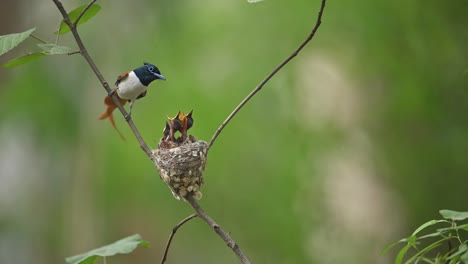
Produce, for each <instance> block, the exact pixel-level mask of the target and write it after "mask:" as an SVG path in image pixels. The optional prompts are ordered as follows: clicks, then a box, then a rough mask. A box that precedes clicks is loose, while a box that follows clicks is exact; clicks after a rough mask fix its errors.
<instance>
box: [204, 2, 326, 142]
mask: <svg viewBox="0 0 468 264" xmlns="http://www.w3.org/2000/svg"><path fill="white" fill-rule="evenodd" d="M325 2H326V0H322V4H321V6H320V10H319V12H318V16H317V21H316V22H315V26H314V27H313V28H312V31H311V32H310V34H309V36H307V38H306V39H305V40H304V42H302V44H301V45H299V47H298V48H297V49H296V50H295V51H294V52H293V53H292V54H291V55H289V56H288V57H287V58H286V59H285V60H284V61H283V62H281V63H280V64H279V65H278V66H277V67H276V68H275V69H274V70H273V71H272V72H271V73H270V74H268V75H267V76H266V77H265V79H263V81H261V82H260V83H259V84H258V85H257V87H255V89H253V91H252V92H250V94H248V95H247V97H245V98H244V100H242V102H241V103H240V104H239V105H238V106H237V107H236V108H235V109H234V110H233V111H232V112H231V114H229V116H228V117H227V118H226V120H224V122H223V123H222V124H221V125H220V126H219V128H218V129H217V130H216V132H215V133H214V135H213V137H212V138H211V140H210V143H209V144H208V149H210V148H211V146H212V145H213V143H214V142H215V140H216V139H217V138H218V136H219V134H221V132H222V131H223V129H224V127H226V125H227V124H228V123H229V121H231V119H232V118H233V117H234V116H235V115H236V114H237V112H239V110H241V108H242V107H243V106H244V105H245V104H246V103H247V102H248V101H249V100H250V99H251V98H252V97H253V96H254V95H255V94H256V93H258V92H259V91H260V90H261V89H262V88H263V86H264V85H265V84H266V83H267V82H268V81H269V80H270V79H271V78H272V77H273V76H274V75H275V74H276V73H277V72H279V71H280V70H281V69H282V68H283V67H284V66H285V65H286V64H288V62H289V61H291V60H292V59H293V58H294V57H296V56H297V54H299V52H300V51H301V50H302V49H303V48H304V47H305V46H306V45H307V43H309V41H311V40H312V38H313V37H314V36H315V32H317V29H318V28H319V27H320V24H321V23H322V15H323V10H324V9H325Z"/></svg>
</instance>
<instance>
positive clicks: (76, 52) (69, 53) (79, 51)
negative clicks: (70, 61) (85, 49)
mask: <svg viewBox="0 0 468 264" xmlns="http://www.w3.org/2000/svg"><path fill="white" fill-rule="evenodd" d="M78 53H81V50H75V51H72V52H68V53H67V55H74V54H78Z"/></svg>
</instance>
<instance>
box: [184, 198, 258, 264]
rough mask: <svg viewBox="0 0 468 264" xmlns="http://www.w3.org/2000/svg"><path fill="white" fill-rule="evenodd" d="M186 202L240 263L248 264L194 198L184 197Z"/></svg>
mask: <svg viewBox="0 0 468 264" xmlns="http://www.w3.org/2000/svg"><path fill="white" fill-rule="evenodd" d="M186 199H187V201H188V202H189V203H190V205H191V206H192V207H193V209H195V211H196V212H197V215H198V216H199V217H200V218H201V219H203V221H205V222H206V223H207V224H208V225H209V226H210V227H211V228H212V229H213V230H214V231H215V232H216V234H218V235H219V236H220V237H221V238H222V239H223V240H224V242H226V245H227V246H228V247H229V248H231V249H232V251H234V253H235V254H236V255H237V256H238V257H239V259H240V261H241V263H243V264H250V261H249V260H248V259H247V257H246V256H245V255H244V253H242V251H241V249H240V248H239V246H238V245H237V244H236V242H235V241H234V240H233V239H232V238H231V236H230V235H229V234H228V233H226V232H225V231H224V230H223V229H221V227H220V226H219V225H218V224H217V223H216V222H215V221H214V220H213V219H212V218H211V217H210V216H209V215H207V214H206V213H205V211H203V209H202V208H201V207H200V205H199V204H198V202H197V200H195V198H194V197H192V196H188V197H186Z"/></svg>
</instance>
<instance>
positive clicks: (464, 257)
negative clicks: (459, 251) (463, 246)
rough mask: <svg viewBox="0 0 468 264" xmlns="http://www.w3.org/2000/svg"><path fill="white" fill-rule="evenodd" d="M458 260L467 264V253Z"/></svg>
mask: <svg viewBox="0 0 468 264" xmlns="http://www.w3.org/2000/svg"><path fill="white" fill-rule="evenodd" d="M460 260H461V261H463V263H465V264H468V251H467V252H465V254H463V255H461V257H460Z"/></svg>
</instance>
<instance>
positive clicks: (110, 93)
mask: <svg viewBox="0 0 468 264" xmlns="http://www.w3.org/2000/svg"><path fill="white" fill-rule="evenodd" d="M116 92H117V89H114V90H112V91H110V92H109V93H107V95H108V96H109V97H112V96H114V94H115V93H116Z"/></svg>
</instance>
